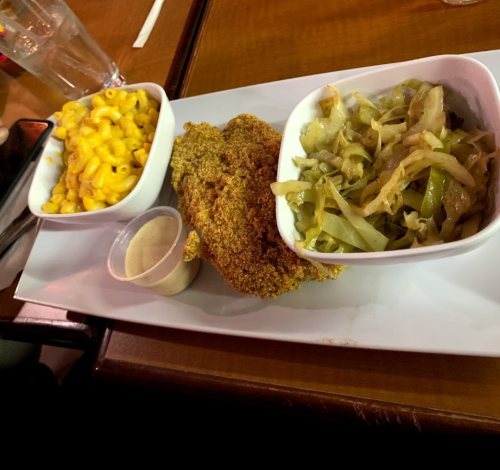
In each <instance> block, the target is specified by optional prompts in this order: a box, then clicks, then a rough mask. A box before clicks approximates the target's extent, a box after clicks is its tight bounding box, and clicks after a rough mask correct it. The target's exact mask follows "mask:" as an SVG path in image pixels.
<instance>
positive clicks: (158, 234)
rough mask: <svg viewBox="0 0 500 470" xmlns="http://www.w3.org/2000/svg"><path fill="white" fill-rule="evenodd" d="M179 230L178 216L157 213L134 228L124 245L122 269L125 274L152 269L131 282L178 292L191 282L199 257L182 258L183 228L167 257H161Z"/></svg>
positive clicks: (160, 291) (166, 292)
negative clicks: (130, 237) (192, 258)
mask: <svg viewBox="0 0 500 470" xmlns="http://www.w3.org/2000/svg"><path fill="white" fill-rule="evenodd" d="M178 230H179V223H178V221H177V219H175V218H173V217H168V216H160V217H156V218H154V219H152V220H150V221H149V222H147V223H146V224H144V226H143V227H141V228H140V229H139V230H138V231H137V233H136V234H135V235H134V237H133V238H132V240H131V241H130V244H129V246H128V248H127V253H126V255H125V272H126V274H127V277H135V276H140V275H141V274H144V273H146V272H147V271H149V270H151V272H148V273H147V274H146V275H145V276H143V277H140V278H138V279H134V280H133V281H132V282H134V283H135V284H137V285H140V286H142V287H146V288H148V289H150V290H152V291H154V292H156V293H157V294H161V295H174V294H177V293H178V292H181V291H182V290H184V289H185V288H186V287H187V286H188V285H189V284H191V282H192V281H193V279H194V278H195V276H196V274H197V272H198V269H199V266H200V261H199V259H195V260H193V261H189V262H186V261H184V260H183V259H182V250H183V244H184V243H183V242H184V241H185V239H186V233H185V231H184V229H182V231H181V237H180V238H179V241H178V244H177V245H176V246H175V247H174V249H173V250H172V252H171V253H170V255H169V256H168V257H167V259H165V260H163V261H162V259H163V258H164V257H165V255H166V254H167V253H168V252H169V250H170V249H171V248H172V246H173V245H174V244H175V241H176V238H177V232H178ZM160 261H162V262H161V263H160ZM158 263H160V264H158ZM152 268H154V269H152Z"/></svg>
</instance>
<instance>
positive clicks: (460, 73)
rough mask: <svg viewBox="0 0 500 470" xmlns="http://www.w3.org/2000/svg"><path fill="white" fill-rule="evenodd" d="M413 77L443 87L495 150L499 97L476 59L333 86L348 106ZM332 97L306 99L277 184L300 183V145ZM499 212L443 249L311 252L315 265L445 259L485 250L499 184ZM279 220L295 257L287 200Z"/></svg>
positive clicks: (499, 218)
mask: <svg viewBox="0 0 500 470" xmlns="http://www.w3.org/2000/svg"><path fill="white" fill-rule="evenodd" d="M409 78H416V79H420V80H422V81H424V80H426V81H429V82H431V83H434V84H440V85H443V86H444V87H445V88H446V89H447V90H448V94H447V97H446V104H447V105H448V106H449V108H450V109H451V110H452V111H454V112H455V113H457V115H458V116H460V117H462V118H463V119H464V120H465V122H464V128H465V129H469V128H471V127H473V126H474V125H478V126H479V127H480V128H481V129H483V130H489V131H493V132H494V134H495V142H496V146H497V147H498V146H499V145H500V93H499V90H498V86H497V84H496V82H495V79H494V77H493V75H492V74H491V72H490V71H489V70H488V69H487V68H486V67H485V66H484V65H483V64H482V63H480V62H478V61H477V60H474V59H471V58H468V57H464V56H456V55H442V56H434V57H428V58H424V59H417V60H413V61H408V62H401V63H398V64H394V65H390V66H385V67H383V68H380V69H376V70H374V71H370V72H365V73H361V74H359V75H356V76H353V77H349V78H346V79H343V80H339V81H337V82H334V83H331V85H332V86H333V87H334V88H335V89H336V90H337V91H338V92H339V93H340V95H341V96H343V97H344V98H346V100H347V105H348V107H349V106H350V105H352V101H351V100H349V94H350V93H352V92H356V91H357V92H360V94H362V95H365V96H370V95H373V96H381V95H384V94H388V93H389V92H390V91H391V89H392V88H393V87H394V86H396V85H397V84H399V83H401V82H403V81H404V80H407V79H409ZM329 96H331V92H329V91H328V89H327V87H326V84H325V86H323V87H321V88H318V89H316V90H314V91H312V92H311V93H309V94H308V95H307V96H305V97H304V98H303V99H302V100H301V101H300V102H299V103H298V104H297V105H296V107H295V108H294V109H293V111H292V112H291V113H290V116H289V118H288V120H287V123H286V125H285V129H284V132H283V140H282V144H281V150H280V157H279V165H278V177H277V180H278V181H288V180H297V179H298V177H299V173H300V170H299V169H298V168H297V167H296V166H295V165H294V163H293V159H294V157H295V156H301V157H305V156H306V154H305V152H304V150H303V148H302V145H301V143H300V140H299V139H300V135H301V133H303V132H304V130H305V129H306V128H307V125H308V124H309V123H310V122H311V121H313V120H314V119H315V118H316V117H319V116H320V115H321V110H320V108H319V106H318V101H320V100H321V99H323V98H327V97H329ZM495 204H496V209H495V213H494V214H493V216H492V218H491V220H490V221H489V223H488V225H487V226H486V227H484V228H483V229H482V230H481V231H480V232H478V233H477V234H475V235H473V236H472V237H469V238H467V239H465V240H460V241H455V242H450V243H444V244H441V245H435V246H429V247H422V248H409V249H404V250H398V251H384V252H376V253H343V254H335V253H317V252H313V251H307V252H306V254H307V255H308V256H309V257H310V258H311V259H314V260H317V261H320V262H322V263H328V264H348V265H377V264H396V263H401V262H408V261H419V260H429V259H437V258H444V257H447V256H452V255H458V254H461V253H466V252H469V251H471V250H473V249H475V248H477V247H478V246H480V245H482V244H483V243H484V242H485V241H486V240H488V239H489V238H490V237H491V236H492V235H493V234H494V233H495V232H496V231H497V230H498V229H499V228H500V196H499V191H498V184H497V188H496V194H495ZM276 218H277V223H278V228H279V231H280V234H281V237H282V238H283V240H284V241H285V243H286V244H287V245H288V246H289V247H290V248H291V249H292V250H294V251H295V252H297V249H296V247H295V243H294V242H295V240H298V239H299V233H298V232H297V230H296V229H295V227H294V222H295V219H294V214H293V213H292V211H291V210H290V208H289V207H288V204H287V202H286V199H285V198H284V197H280V196H277V197H276Z"/></svg>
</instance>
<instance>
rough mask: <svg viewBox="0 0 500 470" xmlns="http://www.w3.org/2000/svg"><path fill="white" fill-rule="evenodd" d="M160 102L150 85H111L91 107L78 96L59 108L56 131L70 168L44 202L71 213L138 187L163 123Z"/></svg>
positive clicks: (118, 198)
mask: <svg viewBox="0 0 500 470" xmlns="http://www.w3.org/2000/svg"><path fill="white" fill-rule="evenodd" d="M159 106H160V104H159V102H158V101H157V100H154V99H149V98H148V96H147V95H146V92H145V91H144V90H137V91H136V92H127V91H125V90H115V89H106V90H102V91H101V92H100V93H99V94H97V95H95V96H94V97H93V98H92V108H91V109H89V108H87V107H86V106H85V105H83V104H82V103H80V102H78V101H70V102H68V103H66V104H65V105H64V106H63V107H62V110H61V111H59V112H57V113H55V114H54V117H55V119H56V122H57V127H56V128H55V129H54V131H53V135H55V136H56V137H58V138H59V139H61V140H64V143H65V150H64V153H63V155H62V159H63V163H64V172H63V174H62V175H61V177H60V179H59V182H58V183H57V184H56V186H55V187H54V189H53V190H52V196H51V198H50V200H49V201H48V202H47V203H45V204H44V205H43V206H42V209H43V211H44V212H46V213H48V214H70V213H74V212H83V211H92V210H97V209H104V208H105V207H109V206H112V205H114V204H117V203H118V202H120V201H121V200H122V199H123V198H125V197H126V196H127V195H128V194H129V193H130V191H132V189H134V187H135V186H136V184H137V182H138V181H139V178H140V177H141V174H142V172H143V169H144V166H145V165H146V162H147V160H148V156H149V151H150V149H151V143H152V142H153V138H154V135H155V132H156V126H157V124H158V116H159V113H158V110H159Z"/></svg>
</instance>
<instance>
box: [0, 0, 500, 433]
mask: <svg viewBox="0 0 500 470" xmlns="http://www.w3.org/2000/svg"><path fill="white" fill-rule="evenodd" d="M68 3H69V4H70V6H71V7H72V8H73V9H74V10H75V12H77V14H78V15H79V16H80V17H81V18H82V20H83V22H84V23H85V24H86V25H87V26H88V28H89V30H90V31H91V33H92V34H94V36H95V37H96V38H97V39H98V40H99V41H100V42H101V44H102V45H103V47H104V48H105V49H106V50H107V51H108V53H109V54H110V55H111V56H112V57H114V58H116V60H117V63H118V65H119V67H120V68H121V69H122V71H123V72H124V73H125V74H126V75H127V76H128V78H129V81H143V80H147V81H153V82H156V83H160V84H165V82H167V83H166V88H167V90H169V91H170V96H171V97H177V96H179V97H187V96H194V95H199V94H202V93H209V92H213V91H218V90H225V89H230V88H235V87H240V86H245V85H252V84H256V83H264V82H268V81H274V80H280V79H286V78H292V77H298V76H302V75H308V74H316V73H321V72H326V71H333V70H341V69H347V68H353V67H360V66H364V65H374V64H382V63H389V62H394V61H399V60H405V59H411V58H417V57H422V56H426V55H434V54H439V53H463V52H473V51H480V50H488V49H490V50H491V49H500V36H498V34H497V31H499V30H500V3H499V2H495V1H493V0H489V1H486V2H485V3H482V4H479V5H475V6H469V7H466V8H453V7H447V6H445V5H443V4H441V3H440V2H439V1H438V0H407V1H405V2H396V1H390V0H373V1H370V2H366V1H363V0H344V1H342V2H325V1H324V0H323V1H320V0H311V1H310V2H304V1H298V0H275V1H272V2H270V1H265V0H239V1H235V0H204V1H202V0H200V1H196V0H193V1H191V2H187V1H184V2H177V1H175V0H170V1H169V0H166V2H165V5H164V9H163V11H162V15H161V17H160V25H162V27H158V26H157V28H156V29H155V30H154V32H153V35H152V36H151V38H150V40H149V41H148V43H147V44H146V47H145V48H144V49H143V50H139V51H132V49H131V44H132V43H133V40H134V39H135V36H136V34H137V32H138V31H139V29H140V25H142V22H143V20H144V18H145V16H146V14H147V13H146V12H147V10H148V7H149V5H151V4H152V0H149V1H148V2H146V1H141V2H138V1H135V2H134V1H133V0H122V1H120V2H112V1H111V0H108V1H99V2H98V1H97V0H88V1H87V2H77V1H76V0H68ZM139 4H140V5H141V6H143V5H146V4H147V5H148V7H143V8H141V9H139ZM94 8H99V11H100V15H95V13H94V11H95V10H94ZM200 15H201V16H202V18H201V20H202V21H201V23H200V24H199V25H198V19H199V18H200ZM110 25H114V27H110ZM116 25H120V26H119V27H118V26H116ZM188 26H192V27H194V29H193V28H191V27H188ZM195 33H197V34H195ZM118 38H119V39H118ZM192 39H195V40H196V41H195V43H194V47H193V48H191V40H192ZM160 50H161V58H160V57H159V56H158V51H160ZM185 57H189V58H190V60H189V62H188V63H187V64H186V63H185V62H184V60H183V58H185ZM167 79H168V80H167ZM6 83H7V84H8V86H9V87H10V88H8V90H9V94H8V97H7V100H6V102H7V106H5V105H4V103H5V100H4V99H3V98H4V95H2V100H1V101H0V106H1V107H0V112H1V113H3V114H4V116H5V117H6V114H5V110H6V109H8V111H9V119H11V120H12V121H13V120H15V119H16V118H17V117H20V116H23V117H26V116H29V115H31V116H33V117H42V116H47V115H48V114H50V113H51V112H53V111H54V110H55V109H56V108H57V107H58V106H59V104H60V98H57V97H56V96H54V95H53V94H52V93H51V92H50V91H49V90H47V89H46V88H44V87H43V86H41V85H40V83H39V82H38V81H37V80H36V79H34V78H33V77H30V76H29V75H27V74H25V75H23V76H22V77H18V78H17V79H15V80H14V79H4V78H3V77H0V84H2V90H4V89H5V84H6ZM22 89H24V91H23V90H22ZM58 100H59V101H58ZM9 103H13V104H12V105H9ZM9 106H10V107H9ZM16 113H17V114H16ZM25 113H28V114H25ZM29 113H32V114H29ZM7 122H8V121H7ZM5 292H6V291H4V292H0V313H1V314H2V315H4V314H5V313H7V314H8V313H9V312H6V310H9V309H10V310H9V311H10V314H11V315H12V314H13V312H14V315H13V317H14V318H13V321H15V320H16V319H19V315H20V314H17V317H16V313H15V309H16V308H19V305H20V303H17V302H14V301H9V302H6V301H5V299H7V298H10V297H11V295H12V294H13V288H12V289H11V290H10V291H9V292H7V294H5ZM9 295H10V297H9ZM5 306H7V308H6V307H5ZM24 307H25V308H33V309H34V308H36V307H35V306H30V305H26V306H24ZM37 312H39V313H40V312H41V311H40V310H37ZM72 315H73V314H71V313H68V312H63V321H64V320H75V324H76V325H78V324H81V319H79V318H77V317H74V316H72ZM42 316H43V315H42ZM46 316H47V317H49V316H50V314H48V315H46ZM52 318H54V316H52ZM21 321H23V320H22V319H21ZM94 376H95V377H96V378H98V379H103V380H113V381H118V382H125V383H133V384H140V385H143V386H151V387H155V388H162V389H165V390H171V391H175V392H181V393H186V394H193V395H200V396H205V397H215V398H218V399H224V400H228V401H233V402H237V403H243V404H252V405H259V406H262V407H269V408H271V409H277V410H283V411H289V412H290V413H292V414H303V415H308V416H311V417H314V418H318V419H325V420H329V421H336V422H344V423H351V424H352V423H354V424H360V425H363V426H364V425H366V426H369V427H371V428H379V429H383V428H384V429H387V428H391V429H402V430H409V431H411V432H461V431H462V432H491V433H498V432H500V402H499V400H498V396H500V359H495V358H482V357H463V356H447V355H435V354H417V353H401V352H389V351H367V350H361V349H350V348H340V347H325V346H314V345H302V344H295V343H293V344H292V343H287V342H276V341H264V340H254V339H248V338H236V337H228V336H221V335H211V334H201V333H194V332H188V331H182V330H174V329H168V328H154V327H148V326H144V325H138V324H132V323H126V322H121V321H117V322H115V323H114V324H111V325H110V327H109V328H108V329H107V330H106V333H105V336H104V338H103V341H102V343H101V348H100V351H99V356H98V358H97V361H96V363H95V366H94Z"/></svg>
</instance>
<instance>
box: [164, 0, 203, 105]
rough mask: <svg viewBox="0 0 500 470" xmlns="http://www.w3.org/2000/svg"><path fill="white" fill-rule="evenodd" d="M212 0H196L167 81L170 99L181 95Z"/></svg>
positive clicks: (166, 89)
mask: <svg viewBox="0 0 500 470" xmlns="http://www.w3.org/2000/svg"><path fill="white" fill-rule="evenodd" d="M209 3H210V0H194V2H193V4H192V6H191V10H190V12H189V15H188V18H187V21H186V24H185V26H184V31H183V32H182V35H181V39H180V41H179V44H178V46H177V50H176V52H175V56H174V59H173V62H172V66H171V67H170V72H169V74H168V77H167V81H166V82H165V86H164V89H165V92H166V94H167V96H168V99H169V100H175V99H178V98H180V97H181V88H182V85H183V83H184V78H185V75H186V73H187V71H188V69H189V64H190V62H191V60H192V55H193V51H195V50H196V47H195V45H196V42H197V40H198V37H199V35H200V34H199V33H200V29H201V28H202V25H203V20H204V18H205V17H206V14H207V7H208V4H209Z"/></svg>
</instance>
